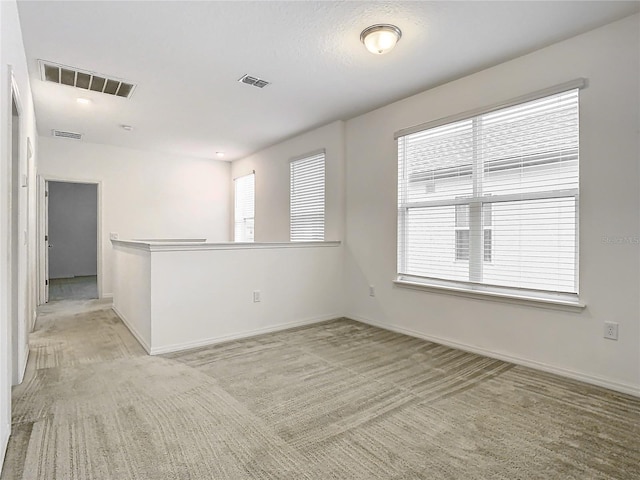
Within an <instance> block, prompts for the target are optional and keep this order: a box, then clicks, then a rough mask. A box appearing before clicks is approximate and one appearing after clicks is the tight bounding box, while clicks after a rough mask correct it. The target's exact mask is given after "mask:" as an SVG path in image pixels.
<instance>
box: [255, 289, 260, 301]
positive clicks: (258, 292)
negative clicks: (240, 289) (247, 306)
mask: <svg viewBox="0 0 640 480" xmlns="http://www.w3.org/2000/svg"><path fill="white" fill-rule="evenodd" d="M259 301H260V290H254V291H253V303H258V302H259Z"/></svg>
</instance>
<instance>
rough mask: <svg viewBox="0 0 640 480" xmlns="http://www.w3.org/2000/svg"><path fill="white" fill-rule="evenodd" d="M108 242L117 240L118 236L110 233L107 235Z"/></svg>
mask: <svg viewBox="0 0 640 480" xmlns="http://www.w3.org/2000/svg"><path fill="white" fill-rule="evenodd" d="M109 240H118V234H117V233H114V232H111V233H110V234H109Z"/></svg>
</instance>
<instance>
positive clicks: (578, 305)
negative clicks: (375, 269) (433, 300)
mask: <svg viewBox="0 0 640 480" xmlns="http://www.w3.org/2000/svg"><path fill="white" fill-rule="evenodd" d="M393 283H394V284H395V285H396V286H398V287H401V288H409V289H413V290H422V291H426V292H432V293H440V294H445V295H454V296H458V297H467V298H475V299H479V300H488V301H495V302H502V303H511V304H516V305H527V306H532V307H538V308H548V309H553V310H564V311H569V312H581V311H582V310H584V309H585V307H586V305H585V304H584V303H582V302H580V301H579V300H578V299H577V297H574V296H572V295H567V296H566V297H564V296H557V297H556V296H548V297H542V296H540V297H537V296H530V295H527V294H526V293H523V294H518V293H507V292H503V291H499V290H497V289H496V290H492V289H491V288H490V287H483V288H482V289H481V290H480V289H471V288H467V287H465V286H459V287H457V286H451V285H438V284H433V283H426V282H421V281H414V280H409V279H405V278H402V277H399V278H398V279H397V280H394V281H393Z"/></svg>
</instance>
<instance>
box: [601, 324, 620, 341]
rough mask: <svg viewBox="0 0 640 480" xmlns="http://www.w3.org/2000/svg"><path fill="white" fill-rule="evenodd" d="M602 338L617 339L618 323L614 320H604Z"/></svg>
mask: <svg viewBox="0 0 640 480" xmlns="http://www.w3.org/2000/svg"><path fill="white" fill-rule="evenodd" d="M604 338H608V339H609V340H618V324H617V323H615V322H604Z"/></svg>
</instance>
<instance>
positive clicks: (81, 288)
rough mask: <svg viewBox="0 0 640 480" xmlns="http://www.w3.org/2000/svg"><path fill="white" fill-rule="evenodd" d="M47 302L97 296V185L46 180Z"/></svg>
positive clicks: (85, 298)
mask: <svg viewBox="0 0 640 480" xmlns="http://www.w3.org/2000/svg"><path fill="white" fill-rule="evenodd" d="M45 190H46V192H47V193H46V194H45V195H46V199H47V202H46V203H47V204H48V206H47V238H46V240H47V242H46V243H47V252H46V253H47V255H46V256H47V264H48V268H47V270H48V281H49V285H48V286H49V294H48V301H50V302H55V301H61V300H89V299H96V298H99V291H98V185H97V184H95V183H79V182H65V181H47V182H46V186H45Z"/></svg>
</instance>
